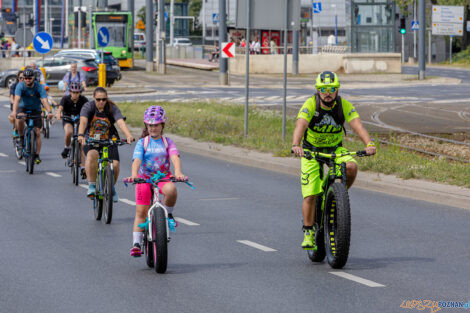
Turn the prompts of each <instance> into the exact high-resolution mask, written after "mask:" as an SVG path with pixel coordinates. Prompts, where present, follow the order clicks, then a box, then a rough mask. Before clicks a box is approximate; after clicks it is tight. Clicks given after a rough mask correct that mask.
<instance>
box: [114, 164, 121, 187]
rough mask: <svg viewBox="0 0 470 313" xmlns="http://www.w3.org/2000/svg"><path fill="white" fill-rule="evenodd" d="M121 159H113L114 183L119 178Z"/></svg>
mask: <svg viewBox="0 0 470 313" xmlns="http://www.w3.org/2000/svg"><path fill="white" fill-rule="evenodd" d="M119 170H120V166H119V161H118V160H113V174H114V184H115V183H116V182H117V180H118V178H119Z"/></svg>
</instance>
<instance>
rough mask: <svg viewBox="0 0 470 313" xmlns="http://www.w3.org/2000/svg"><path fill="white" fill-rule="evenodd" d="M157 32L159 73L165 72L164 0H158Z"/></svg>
mask: <svg viewBox="0 0 470 313" xmlns="http://www.w3.org/2000/svg"><path fill="white" fill-rule="evenodd" d="M158 21H159V23H158V27H159V29H158V33H159V35H160V40H159V42H158V43H157V47H158V72H159V73H160V74H165V73H166V60H165V59H166V56H165V25H166V24H165V0H158Z"/></svg>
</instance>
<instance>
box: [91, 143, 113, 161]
mask: <svg viewBox="0 0 470 313" xmlns="http://www.w3.org/2000/svg"><path fill="white" fill-rule="evenodd" d="M90 150H97V151H98V148H95V147H93V146H92V145H85V146H84V147H83V152H84V153H85V155H87V154H88V151H90ZM108 157H109V159H111V160H116V161H119V151H118V147H117V146H110V147H108Z"/></svg>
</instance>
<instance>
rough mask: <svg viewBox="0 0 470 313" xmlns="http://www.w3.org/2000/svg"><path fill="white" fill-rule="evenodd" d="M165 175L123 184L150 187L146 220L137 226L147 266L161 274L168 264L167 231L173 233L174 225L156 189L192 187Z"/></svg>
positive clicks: (192, 187) (189, 183)
mask: <svg viewBox="0 0 470 313" xmlns="http://www.w3.org/2000/svg"><path fill="white" fill-rule="evenodd" d="M164 177H165V174H163V173H161V172H158V173H157V174H154V175H153V177H151V178H150V179H143V178H136V179H134V180H133V181H128V180H124V184H125V185H126V186H127V183H128V182H130V183H133V184H145V183H148V184H150V185H151V187H152V205H151V206H150V208H149V211H148V213H147V219H146V221H145V222H144V223H142V224H139V225H138V226H139V227H140V228H142V229H144V237H143V238H142V251H143V252H144V254H145V260H146V262H147V266H148V267H150V268H155V272H157V273H159V274H163V273H165V272H166V268H167V264H168V242H170V236H169V230H170V231H175V225H173V224H172V223H170V220H169V219H168V210H167V208H166V207H165V205H164V204H163V197H162V196H161V194H160V192H159V188H158V183H159V182H164V181H167V182H174V183H177V182H179V183H186V184H187V185H188V186H189V187H191V189H194V186H193V184H192V183H191V182H189V181H188V179H187V178H186V179H185V180H184V181H180V180H176V179H175V178H174V177H171V178H164Z"/></svg>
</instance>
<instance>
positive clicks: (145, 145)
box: [144, 135, 169, 155]
mask: <svg viewBox="0 0 470 313" xmlns="http://www.w3.org/2000/svg"><path fill="white" fill-rule="evenodd" d="M162 140H163V144H164V145H165V149H166V153H167V154H169V153H168V139H167V138H166V137H164V136H162ZM149 143H150V136H149V135H148V136H145V137H144V155H145V153H147V148H148V147H149Z"/></svg>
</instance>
